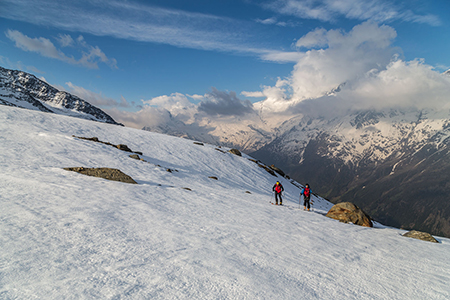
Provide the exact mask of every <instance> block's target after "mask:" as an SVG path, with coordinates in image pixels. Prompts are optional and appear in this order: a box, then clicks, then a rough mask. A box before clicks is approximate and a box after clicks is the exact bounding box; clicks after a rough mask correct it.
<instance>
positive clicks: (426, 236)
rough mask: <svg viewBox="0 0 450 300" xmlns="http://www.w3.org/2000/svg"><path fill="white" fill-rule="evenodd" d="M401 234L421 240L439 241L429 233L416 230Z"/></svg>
mask: <svg viewBox="0 0 450 300" xmlns="http://www.w3.org/2000/svg"><path fill="white" fill-rule="evenodd" d="M403 236H406V237H409V238H413V239H418V240H422V241H427V242H432V243H439V242H438V241H437V240H436V239H435V238H434V237H433V236H432V235H431V234H429V233H427V232H421V231H417V230H412V231H409V232H407V233H405V234H403Z"/></svg>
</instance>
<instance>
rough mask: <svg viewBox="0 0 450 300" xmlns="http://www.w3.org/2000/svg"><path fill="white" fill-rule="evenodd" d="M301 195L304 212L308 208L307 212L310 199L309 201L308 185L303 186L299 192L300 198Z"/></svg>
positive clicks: (309, 190)
mask: <svg viewBox="0 0 450 300" xmlns="http://www.w3.org/2000/svg"><path fill="white" fill-rule="evenodd" d="M302 195H303V199H304V200H303V207H304V209H305V210H306V208H307V207H308V210H309V209H310V208H311V204H310V199H311V188H310V187H309V184H305V187H304V188H303V190H302V191H301V192H300V198H301V196H302Z"/></svg>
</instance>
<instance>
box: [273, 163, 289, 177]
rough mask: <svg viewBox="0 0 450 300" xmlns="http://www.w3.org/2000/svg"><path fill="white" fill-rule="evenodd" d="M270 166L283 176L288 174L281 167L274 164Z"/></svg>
mask: <svg viewBox="0 0 450 300" xmlns="http://www.w3.org/2000/svg"><path fill="white" fill-rule="evenodd" d="M269 168H271V169H272V170H274V171H275V172H277V173H278V174H280V175H281V176H283V177H284V176H286V174H284V172H283V171H282V170H281V169H280V168H277V167H275V166H274V165H270V166H269Z"/></svg>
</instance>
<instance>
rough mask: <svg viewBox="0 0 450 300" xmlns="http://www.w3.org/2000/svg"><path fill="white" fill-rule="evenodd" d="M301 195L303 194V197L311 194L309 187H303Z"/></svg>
mask: <svg viewBox="0 0 450 300" xmlns="http://www.w3.org/2000/svg"><path fill="white" fill-rule="evenodd" d="M303 196H305V197H309V196H311V189H310V188H307V187H305V189H304V190H303Z"/></svg>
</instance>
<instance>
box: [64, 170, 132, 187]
mask: <svg viewBox="0 0 450 300" xmlns="http://www.w3.org/2000/svg"><path fill="white" fill-rule="evenodd" d="M64 170H67V171H73V172H77V173H80V174H83V175H87V176H93V177H100V178H104V179H107V180H113V181H120V182H125V183H131V184H137V182H136V181H134V179H133V178H131V177H130V176H128V175H127V174H125V173H123V172H122V171H120V170H118V169H112V168H84V167H74V168H64Z"/></svg>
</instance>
